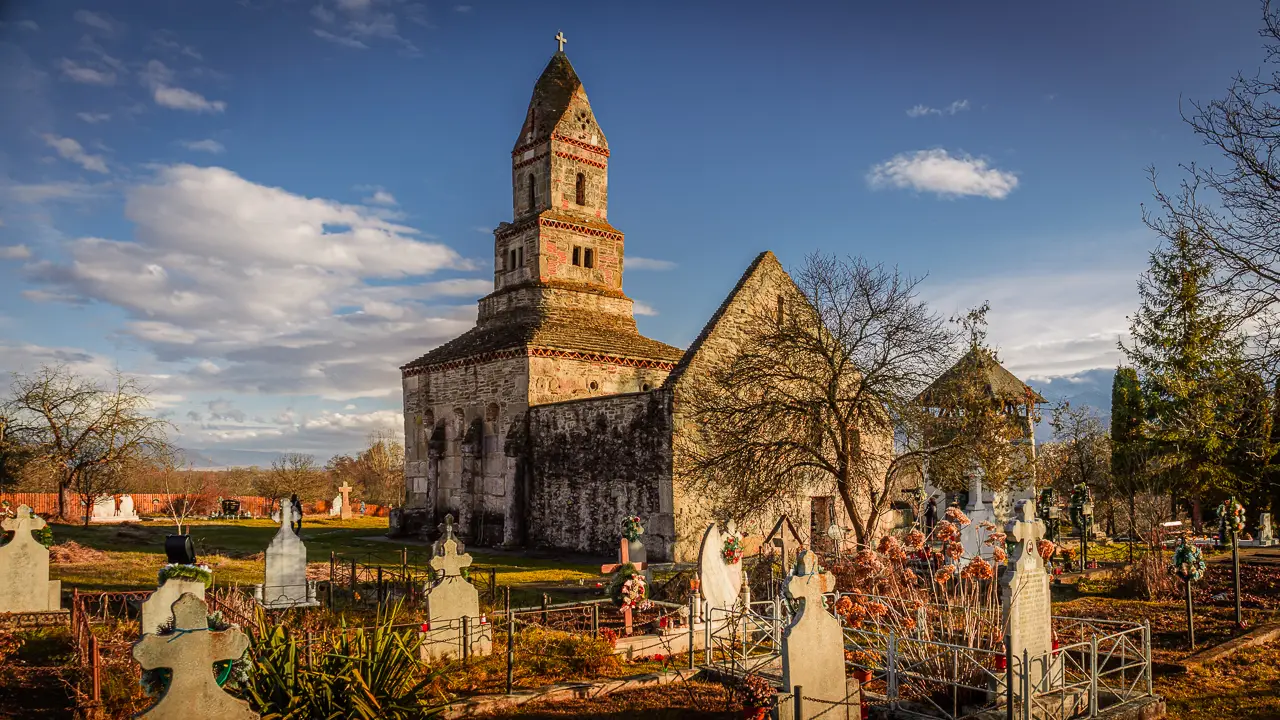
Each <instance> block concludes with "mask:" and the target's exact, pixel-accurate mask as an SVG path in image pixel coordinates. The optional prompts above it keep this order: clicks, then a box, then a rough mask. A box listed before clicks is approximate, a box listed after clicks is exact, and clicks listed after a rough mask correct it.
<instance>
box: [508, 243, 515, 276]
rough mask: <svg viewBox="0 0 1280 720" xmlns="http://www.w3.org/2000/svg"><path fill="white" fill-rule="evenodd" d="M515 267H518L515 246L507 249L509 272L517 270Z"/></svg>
mask: <svg viewBox="0 0 1280 720" xmlns="http://www.w3.org/2000/svg"><path fill="white" fill-rule="evenodd" d="M515 269H516V251H515V249H514V248H513V249H511V250H509V251H507V272H511V271H512V270H515Z"/></svg>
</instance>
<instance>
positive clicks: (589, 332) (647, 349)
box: [400, 310, 684, 370]
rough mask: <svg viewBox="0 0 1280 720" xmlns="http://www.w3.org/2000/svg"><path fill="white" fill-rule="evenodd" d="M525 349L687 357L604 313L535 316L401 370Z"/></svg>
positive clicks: (472, 336) (458, 342)
mask: <svg viewBox="0 0 1280 720" xmlns="http://www.w3.org/2000/svg"><path fill="white" fill-rule="evenodd" d="M525 347H530V348H547V349H553V350H569V351H576V352H584V353H593V354H600V355H611V356H616V357H624V358H633V359H637V360H656V361H659V362H668V363H674V362H676V361H678V360H679V359H680V357H681V356H682V355H683V354H684V352H683V351H682V350H680V348H676V347H672V346H670V345H667V344H666V343H661V342H658V341H657V340H651V339H649V338H647V337H645V336H643V335H641V334H640V333H638V332H636V329H635V326H634V325H629V324H627V323H609V322H607V321H606V320H604V319H603V318H602V317H601V316H600V315H599V314H598V313H588V312H566V311H559V310H558V311H556V312H553V313H552V314H550V315H547V316H545V317H542V318H538V317H535V316H530V317H529V318H528V320H527V321H524V322H517V323H503V324H499V323H490V324H488V325H485V326H477V327H474V328H472V329H470V330H468V331H467V332H465V333H463V334H462V335H459V336H458V337H456V338H454V339H453V340H450V341H449V342H447V343H445V344H443V345H441V346H440V347H437V348H435V349H434V350H431V351H430V352H428V353H427V354H425V355H423V356H422V357H420V358H418V359H417V360H414V361H413V362H411V363H409V364H407V365H404V366H403V367H401V368H400V369H401V370H410V369H413V368H420V367H428V366H431V365H439V364H442V363H448V362H454V361H457V360H464V359H466V358H469V357H474V356H479V355H484V354H486V353H491V352H496V351H499V350H512V349H517V348H525Z"/></svg>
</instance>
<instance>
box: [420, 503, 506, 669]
mask: <svg viewBox="0 0 1280 720" xmlns="http://www.w3.org/2000/svg"><path fill="white" fill-rule="evenodd" d="M461 549H462V543H460V542H459V541H458V538H457V537H456V536H455V535H454V534H453V516H452V515H445V517H444V523H443V524H442V525H440V539H439V540H437V541H436V542H435V544H434V546H433V550H434V553H433V555H434V556H433V557H432V558H431V567H432V569H434V570H435V571H436V572H438V573H440V576H439V577H438V578H436V580H435V582H433V583H432V584H431V586H430V587H428V588H427V621H428V623H427V624H428V629H427V632H426V635H427V637H426V638H425V639H424V641H423V644H422V657H423V659H424V660H431V659H444V658H449V657H459V656H461V655H462V648H463V643H464V639H463V635H462V619H463V618H464V617H465V618H467V626H468V629H467V635H468V637H467V638H466V640H465V642H466V643H467V644H468V645H469V647H468V650H467V653H468V654H469V655H472V656H475V655H488V654H489V653H491V652H493V629H492V626H490V625H489V624H487V623H485V622H484V621H483V619H482V617H481V615H480V594H479V593H478V592H476V589H475V586H473V585H472V584H471V583H470V582H468V581H467V579H466V578H464V577H462V569H463V568H465V567H468V566H470V565H471V556H470V555H469V554H466V553H461V552H459V551H460V550H461Z"/></svg>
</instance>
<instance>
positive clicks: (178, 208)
mask: <svg viewBox="0 0 1280 720" xmlns="http://www.w3.org/2000/svg"><path fill="white" fill-rule="evenodd" d="M126 199H127V202H126V206H125V214H126V217H127V218H128V219H129V220H130V221H132V223H133V225H134V227H135V232H134V238H133V239H132V240H127V241H117V240H108V239H102V238H91V237H86V238H79V239H77V240H74V241H71V242H69V243H67V250H68V251H69V253H70V258H69V260H67V261H57V262H54V261H48V260H43V261H35V262H31V263H28V265H27V266H26V268H27V270H26V272H27V275H28V278H29V279H30V280H31V281H33V282H35V283H39V284H42V285H44V286H45V287H46V288H48V290H49V291H51V292H55V293H61V294H63V295H65V296H71V297H75V298H79V299H80V300H81V301H93V302H100V303H105V304H109V305H112V306H115V307H117V308H120V309H121V310H123V311H124V312H125V314H126V316H127V317H128V321H127V322H126V323H125V325H124V326H123V327H122V329H121V332H122V333H123V334H125V335H128V336H131V337H132V338H133V339H135V340H136V341H137V342H139V343H141V345H142V346H143V347H145V348H148V349H150V350H151V351H152V353H153V354H154V356H155V357H156V358H157V359H158V360H160V361H162V362H178V361H192V362H198V361H207V363H208V364H206V365H205V367H206V368H207V367H210V366H213V367H217V368H219V371H218V372H217V373H216V374H213V373H210V372H208V371H207V370H201V369H199V368H197V369H192V370H188V371H184V372H180V373H175V375H174V377H173V378H171V379H169V380H167V381H166V387H168V388H169V389H170V390H171V391H172V392H177V393H185V394H190V393H192V392H195V391H201V390H207V389H209V388H217V391H218V392H239V393H250V394H269V395H288V394H315V395H320V396H322V397H327V398H332V399H341V400H346V399H349V398H354V397H366V396H368V397H373V396H377V397H396V396H398V395H399V392H400V391H399V370H398V369H397V368H398V366H399V365H402V364H404V363H405V362H408V361H409V360H412V359H413V358H414V357H416V356H417V355H419V354H421V353H423V352H425V351H426V350H428V349H430V348H431V347H433V346H434V345H435V344H438V343H439V342H442V341H444V340H447V339H449V338H451V337H454V336H456V335H457V334H459V333H461V332H463V331H464V330H466V329H467V328H468V327H470V326H471V325H472V323H473V322H474V319H475V309H474V305H472V304H470V303H467V305H465V306H456V305H454V304H452V303H451V302H450V301H449V300H448V298H450V297H454V296H457V295H466V296H467V297H468V298H471V297H474V296H475V295H476V294H478V291H479V283H478V282H477V281H474V280H442V281H437V282H434V283H432V282H428V283H422V282H416V281H415V282H413V283H409V282H408V281H409V279H411V278H416V277H419V276H422V275H428V274H431V273H433V272H435V271H438V270H444V269H449V268H453V269H470V266H469V264H468V263H467V262H466V261H464V260H463V259H462V258H461V257H460V256H458V255H457V253H455V252H454V251H453V250H451V249H449V248H448V247H445V246H443V245H440V244H438V243H431V242H424V241H422V240H419V239H417V237H416V236H417V235H418V232H417V231H416V230H414V229H413V228H410V227H407V226H404V225H399V224H396V223H393V222H390V221H388V220H386V219H384V218H381V217H378V216H377V215H376V213H374V212H373V211H371V210H369V209H368V208H364V207H362V206H356V205H344V204H341V203H337V202H334V201H331V200H325V199H320V198H307V197H303V196H299V195H295V194H292V193H289V192H287V191H285V190H283V189H280V188H273V187H267V186H263V185H258V184H256V183H253V182H250V181H248V180H245V179H244V178H241V177H240V176H238V175H236V174H235V173H233V172H231V171H229V170H226V169H223V168H216V167H213V168H198V167H193V166H190V165H177V166H172V167H166V168H163V169H161V170H160V171H158V173H157V175H156V177H155V178H154V179H153V180H151V181H149V182H147V183H146V184H143V185H139V186H136V187H133V188H130V189H129V190H128V192H127V194H126ZM397 281H400V282H402V283H404V284H395V283H396V282H397ZM485 284H486V285H487V286H489V288H488V289H491V280H490V281H486V283H485ZM59 299H61V298H59Z"/></svg>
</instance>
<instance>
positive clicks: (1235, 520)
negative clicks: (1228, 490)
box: [1218, 498, 1244, 534]
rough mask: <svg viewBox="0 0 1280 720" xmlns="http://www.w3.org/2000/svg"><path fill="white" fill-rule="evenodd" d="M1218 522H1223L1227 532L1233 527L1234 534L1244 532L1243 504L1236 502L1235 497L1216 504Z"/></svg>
mask: <svg viewBox="0 0 1280 720" xmlns="http://www.w3.org/2000/svg"><path fill="white" fill-rule="evenodd" d="M1218 522H1220V523H1223V525H1224V527H1225V528H1226V530H1227V532H1231V531H1232V530H1233V529H1234V530H1235V532H1236V534H1239V533H1242V532H1244V505H1241V504H1240V503H1238V502H1236V499H1235V498H1229V499H1227V500H1224V501H1223V503H1222V504H1221V505H1219V506H1218Z"/></svg>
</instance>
